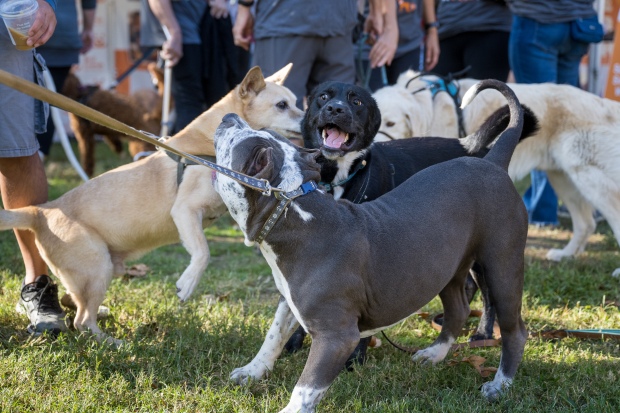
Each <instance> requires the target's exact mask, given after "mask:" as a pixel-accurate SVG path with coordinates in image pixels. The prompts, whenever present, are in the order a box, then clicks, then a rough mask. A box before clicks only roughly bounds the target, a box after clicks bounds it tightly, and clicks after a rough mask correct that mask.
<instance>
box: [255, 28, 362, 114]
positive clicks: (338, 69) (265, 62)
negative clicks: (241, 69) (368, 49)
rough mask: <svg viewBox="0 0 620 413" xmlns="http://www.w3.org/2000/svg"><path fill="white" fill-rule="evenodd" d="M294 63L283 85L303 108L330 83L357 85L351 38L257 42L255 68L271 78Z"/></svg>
mask: <svg viewBox="0 0 620 413" xmlns="http://www.w3.org/2000/svg"><path fill="white" fill-rule="evenodd" d="M290 62H293V68H292V69H291V73H290V74H289V76H288V77H287V78H286V81H285V82H284V85H285V86H286V87H288V88H289V89H291V91H292V92H293V93H294V94H295V96H297V106H298V107H300V108H301V102H302V101H303V98H304V96H306V95H308V94H309V93H310V92H312V89H314V88H315V87H316V86H317V85H318V84H319V83H322V82H325V81H327V80H336V81H339V82H346V83H354V82H355V60H354V54H353V43H352V40H351V36H350V35H349V36H334V37H313V36H284V37H270V38H267V39H258V40H256V48H255V50H254V64H255V65H258V66H260V68H261V70H262V71H263V74H264V75H265V76H270V75H271V74H273V73H275V72H276V71H278V70H280V69H282V68H283V67H284V66H286V65H287V64H288V63H290Z"/></svg>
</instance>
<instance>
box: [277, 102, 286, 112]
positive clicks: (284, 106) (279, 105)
mask: <svg viewBox="0 0 620 413" xmlns="http://www.w3.org/2000/svg"><path fill="white" fill-rule="evenodd" d="M276 107H277V108H278V109H280V110H286V109H288V103H286V102H285V101H284V100H283V101H281V102H278V103H276Z"/></svg>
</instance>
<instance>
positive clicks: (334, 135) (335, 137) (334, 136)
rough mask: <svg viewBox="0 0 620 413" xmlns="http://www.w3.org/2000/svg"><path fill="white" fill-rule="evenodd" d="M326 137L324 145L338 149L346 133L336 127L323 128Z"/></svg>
mask: <svg viewBox="0 0 620 413" xmlns="http://www.w3.org/2000/svg"><path fill="white" fill-rule="evenodd" d="M325 132H326V133H327V137H326V138H325V146H329V147H330V148H334V149H340V145H342V144H343V143H344V139H345V137H346V134H345V133H344V132H343V131H341V130H340V129H338V128H329V129H325Z"/></svg>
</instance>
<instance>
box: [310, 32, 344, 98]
mask: <svg viewBox="0 0 620 413" xmlns="http://www.w3.org/2000/svg"><path fill="white" fill-rule="evenodd" d="M314 41H315V43H316V44H318V45H319V47H320V49H319V51H318V53H317V56H316V59H315V60H314V65H313V66H312V71H311V72H310V77H309V79H308V84H307V90H308V91H311V90H312V89H314V88H315V87H316V86H317V85H319V84H320V83H322V82H326V81H328V80H335V81H337V82H344V83H351V84H353V83H355V59H354V48H353V45H352V44H351V36H334V37H326V38H315V39H314Z"/></svg>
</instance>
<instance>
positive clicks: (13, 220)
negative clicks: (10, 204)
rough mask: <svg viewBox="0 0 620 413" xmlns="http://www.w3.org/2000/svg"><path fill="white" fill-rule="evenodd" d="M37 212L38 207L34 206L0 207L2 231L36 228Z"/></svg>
mask: <svg viewBox="0 0 620 413" xmlns="http://www.w3.org/2000/svg"><path fill="white" fill-rule="evenodd" d="M37 214H38V212H37V208H36V207H32V206H28V207H24V208H18V209H0V231H6V230H8V229H13V228H14V229H29V230H34V228H35V223H36V218H37Z"/></svg>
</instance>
